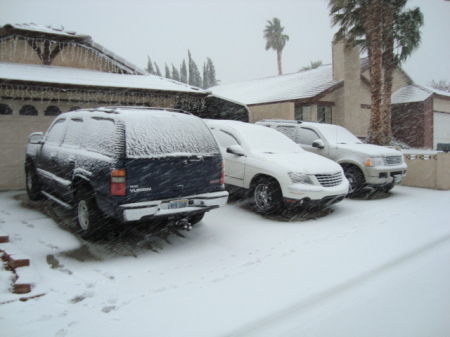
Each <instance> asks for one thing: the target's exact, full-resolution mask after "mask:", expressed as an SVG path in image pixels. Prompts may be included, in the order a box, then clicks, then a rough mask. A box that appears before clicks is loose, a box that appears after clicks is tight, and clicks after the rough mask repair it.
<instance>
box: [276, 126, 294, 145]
mask: <svg viewBox="0 0 450 337" xmlns="http://www.w3.org/2000/svg"><path fill="white" fill-rule="evenodd" d="M277 131H280V132H281V133H282V134H284V135H286V136H288V137H289V138H290V139H292V140H293V141H294V142H296V143H298V130H297V128H296V127H295V126H285V125H280V126H277Z"/></svg>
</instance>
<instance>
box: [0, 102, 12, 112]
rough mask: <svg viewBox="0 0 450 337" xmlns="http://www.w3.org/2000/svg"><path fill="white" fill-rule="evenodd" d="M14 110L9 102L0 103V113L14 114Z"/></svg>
mask: <svg viewBox="0 0 450 337" xmlns="http://www.w3.org/2000/svg"><path fill="white" fill-rule="evenodd" d="M12 113H13V111H12V109H11V108H10V107H9V105H8V104H0V115H12Z"/></svg>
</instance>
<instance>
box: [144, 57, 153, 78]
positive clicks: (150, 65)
mask: <svg viewBox="0 0 450 337" xmlns="http://www.w3.org/2000/svg"><path fill="white" fill-rule="evenodd" d="M147 58H148V61H147V68H146V69H145V71H146V72H148V73H150V74H152V75H154V74H155V69H153V64H152V60H151V59H150V56H147Z"/></svg>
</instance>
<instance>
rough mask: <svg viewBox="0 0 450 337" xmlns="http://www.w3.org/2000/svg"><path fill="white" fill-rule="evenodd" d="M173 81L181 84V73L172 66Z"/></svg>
mask: <svg viewBox="0 0 450 337" xmlns="http://www.w3.org/2000/svg"><path fill="white" fill-rule="evenodd" d="M172 79H173V80H175V81H178V82H180V81H181V80H180V73H179V72H178V69H177V68H175V66H174V65H173V64H172Z"/></svg>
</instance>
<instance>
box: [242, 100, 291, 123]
mask: <svg viewBox="0 0 450 337" xmlns="http://www.w3.org/2000/svg"><path fill="white" fill-rule="evenodd" d="M248 108H249V110H250V123H255V122H257V121H260V120H262V119H268V118H277V119H294V117H295V112H294V111H295V110H294V103H292V102H287V103H275V104H264V105H254V106H249V107H248Z"/></svg>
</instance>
